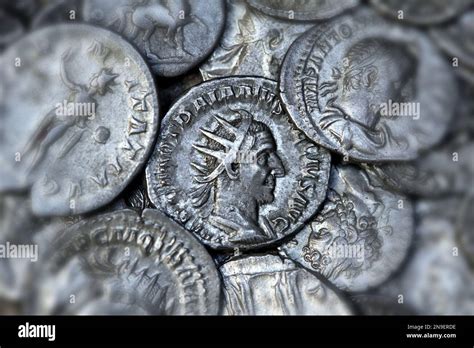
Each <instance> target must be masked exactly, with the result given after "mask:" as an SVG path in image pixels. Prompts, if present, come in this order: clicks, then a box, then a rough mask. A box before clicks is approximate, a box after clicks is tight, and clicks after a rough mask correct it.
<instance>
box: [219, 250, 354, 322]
mask: <svg viewBox="0 0 474 348" xmlns="http://www.w3.org/2000/svg"><path fill="white" fill-rule="evenodd" d="M219 270H220V273H221V274H222V279H223V292H224V301H223V307H222V314H224V315H350V314H352V309H351V308H350V306H349V305H348V304H347V303H346V301H345V300H343V298H341V297H340V295H339V294H338V293H337V292H335V291H334V290H333V289H332V288H331V287H329V286H328V285H326V284H325V283H323V282H322V281H321V280H319V279H318V278H317V277H316V276H315V275H313V274H312V273H310V272H308V271H306V270H305V269H304V268H302V267H299V266H297V265H296V264H295V263H293V262H292V261H290V260H282V259H281V258H280V257H278V256H274V255H265V256H247V257H244V258H240V259H236V260H233V261H229V262H227V263H226V264H224V265H223V266H222V267H221V268H220V269H219Z"/></svg>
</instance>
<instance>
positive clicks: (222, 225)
mask: <svg viewBox="0 0 474 348" xmlns="http://www.w3.org/2000/svg"><path fill="white" fill-rule="evenodd" d="M329 169H330V155H329V153H328V152H327V151H326V150H325V149H323V148H320V147H318V146H317V145H316V144H314V143H313V142H311V141H309V139H308V138H306V136H305V135H304V134H303V133H302V132H301V131H299V130H298V129H297V128H296V127H295V126H294V125H293V124H292V122H291V120H290V118H289V116H288V114H287V113H286V112H285V111H284V110H283V108H282V104H281V101H280V98H279V96H278V94H277V86H276V83H275V82H274V81H271V80H267V79H264V78H256V77H235V78H224V79H216V80H212V81H208V82H205V83H202V84H201V85H199V86H196V87H194V88H192V89H191V90H190V91H189V92H188V93H186V94H185V95H184V96H183V97H181V99H179V100H178V101H177V102H176V103H175V104H174V105H173V107H172V108H171V109H170V110H169V112H168V113H167V115H166V116H165V118H164V119H163V122H162V127H161V131H160V138H159V140H158V143H157V146H156V149H155V152H154V153H153V155H152V157H151V159H150V161H149V163H148V166H147V168H146V177H147V185H148V193H149V196H150V199H151V201H152V203H153V204H154V205H155V206H156V207H157V208H159V209H161V210H162V211H164V212H165V213H166V214H167V215H168V216H171V217H172V218H173V219H175V220H176V221H178V222H180V223H181V224H182V225H183V226H185V227H186V228H187V229H188V230H189V231H192V232H193V233H195V234H196V235H197V236H198V238H199V239H200V240H201V242H203V243H205V244H206V245H208V246H210V247H212V248H216V249H230V248H240V249H250V248H255V247H260V246H264V245H268V244H271V243H274V242H276V241H277V240H279V239H281V238H283V237H285V236H288V235H289V234H292V233H293V232H295V231H297V230H298V229H299V228H300V227H301V226H302V225H303V224H304V222H305V221H307V220H308V219H309V218H310V217H311V216H312V215H314V213H315V212H316V211H317V209H318V207H319V205H320V203H321V202H322V200H323V199H324V197H325V193H326V188H327V180H328V177H329Z"/></svg>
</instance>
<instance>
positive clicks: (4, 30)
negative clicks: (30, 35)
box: [0, 8, 25, 52]
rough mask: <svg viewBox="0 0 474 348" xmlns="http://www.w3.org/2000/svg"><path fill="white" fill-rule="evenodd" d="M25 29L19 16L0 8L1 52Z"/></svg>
mask: <svg viewBox="0 0 474 348" xmlns="http://www.w3.org/2000/svg"><path fill="white" fill-rule="evenodd" d="M24 31H25V30H24V28H23V24H21V22H20V20H19V19H18V18H16V17H15V16H13V15H11V14H10V13H7V12H5V11H4V10H2V9H1V8H0V52H1V51H2V50H3V49H4V48H5V47H6V46H7V45H8V44H10V43H12V42H14V41H15V40H18V39H19V37H20V36H21V35H22V34H23V32H24Z"/></svg>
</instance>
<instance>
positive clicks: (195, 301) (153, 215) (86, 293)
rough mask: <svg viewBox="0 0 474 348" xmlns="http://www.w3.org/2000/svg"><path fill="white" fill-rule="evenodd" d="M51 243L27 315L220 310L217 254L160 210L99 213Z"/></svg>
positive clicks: (201, 313) (63, 232)
mask: <svg viewBox="0 0 474 348" xmlns="http://www.w3.org/2000/svg"><path fill="white" fill-rule="evenodd" d="M48 238H50V239H52V241H51V244H50V246H48V247H47V249H46V250H44V251H43V253H42V258H43V257H44V258H46V257H47V259H44V260H43V262H42V263H41V264H39V266H38V268H37V270H36V272H35V277H34V279H33V280H32V285H33V291H32V293H31V294H30V296H29V301H28V308H27V312H28V313H33V314H155V315H156V314H158V315H164V314H166V315H184V314H196V315H216V314H217V313H218V309H219V301H220V280H219V276H218V273H217V269H216V268H215V265H214V262H213V260H212V258H211V256H210V255H209V254H208V253H207V251H206V250H205V248H204V247H203V246H202V245H200V243H199V242H198V241H197V240H196V239H195V238H194V237H193V236H192V235H191V234H190V233H189V232H187V231H185V230H184V229H183V228H182V227H181V226H179V225H178V224H176V223H175V222H173V221H172V220H170V219H169V218H167V217H166V216H164V215H163V214H162V213H160V212H159V211H157V210H152V209H145V210H144V211H143V213H142V215H141V216H140V215H139V214H137V213H136V212H134V211H132V210H121V211H116V212H113V213H109V214H104V215H100V216H96V217H93V218H90V219H88V220H84V221H81V222H79V223H77V224H75V225H72V226H71V227H70V228H68V229H66V230H63V231H61V232H60V233H59V234H56V235H54V236H53V235H52V236H49V237H48ZM44 240H46V239H44ZM71 294H74V296H75V301H74V303H71V302H70V296H71Z"/></svg>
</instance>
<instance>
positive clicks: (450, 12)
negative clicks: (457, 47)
mask: <svg viewBox="0 0 474 348" xmlns="http://www.w3.org/2000/svg"><path fill="white" fill-rule="evenodd" d="M370 3H371V4H372V5H373V6H374V7H375V8H376V9H377V10H378V11H380V13H382V14H384V15H387V16H389V17H391V18H393V19H396V20H399V21H400V22H401V23H403V22H405V21H406V22H407V23H410V24H415V25H434V24H440V23H443V22H446V21H448V20H450V19H451V18H454V17H456V16H457V15H459V14H461V13H462V12H463V11H464V10H465V9H466V8H467V7H468V6H469V5H470V4H472V1H471V0H451V1H445V0H429V1H425V0H370Z"/></svg>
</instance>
